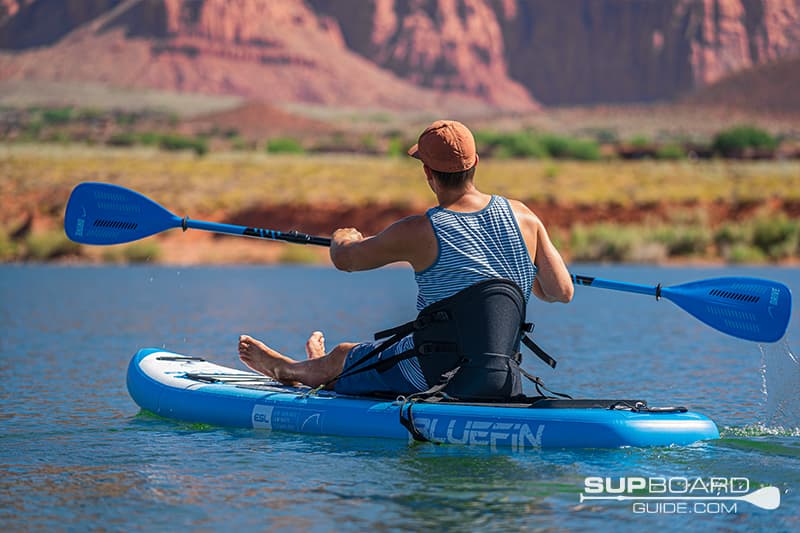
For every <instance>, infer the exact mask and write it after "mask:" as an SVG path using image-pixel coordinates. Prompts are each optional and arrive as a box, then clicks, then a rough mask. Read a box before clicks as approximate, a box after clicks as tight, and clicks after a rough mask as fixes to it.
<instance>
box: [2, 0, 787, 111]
mask: <svg viewBox="0 0 800 533" xmlns="http://www.w3.org/2000/svg"><path fill="white" fill-rule="evenodd" d="M0 50H2V52H0V79H4V80H48V81H92V82H102V83H109V84H114V85H119V86H127V87H151V88H158V89H168V90H178V91H188V92H202V93H210V94H236V95H242V96H246V97H251V98H256V99H266V100H271V101H276V102H309V103H320V104H331V105H350V106H354V107H365V106H366V107H370V106H376V107H393V108H415V107H416V108H425V109H439V108H442V107H449V108H458V109H462V108H463V106H469V105H476V104H478V103H480V104H483V105H485V104H489V105H492V106H496V107H500V108H508V109H522V110H530V109H535V108H536V107H537V105H538V104H537V102H543V103H545V104H548V105H565V104H596V103H605V102H642V101H652V100H665V99H673V98H675V97H676V96H678V95H681V94H683V93H686V92H689V91H691V90H693V89H696V88H698V87H701V86H704V85H707V84H710V83H713V82H716V81H718V80H720V79H722V78H724V77H726V76H728V75H731V74H734V73H737V72H740V71H743V70H746V69H749V68H751V67H754V66H757V65H763V64H766V63H770V62H773V61H775V60H778V59H782V58H787V57H791V56H793V55H797V54H800V0H657V1H656V0H559V1H557V2H556V1H552V0H305V1H304V0H0Z"/></svg>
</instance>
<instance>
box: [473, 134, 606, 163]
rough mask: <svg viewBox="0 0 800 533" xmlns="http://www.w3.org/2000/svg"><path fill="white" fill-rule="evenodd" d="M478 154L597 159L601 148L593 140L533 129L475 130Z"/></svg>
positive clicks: (503, 156)
mask: <svg viewBox="0 0 800 533" xmlns="http://www.w3.org/2000/svg"><path fill="white" fill-rule="evenodd" d="M475 142H476V144H477V145H478V153H485V154H487V155H488V156H491V157H497V158H500V159H508V158H529V157H530V158H537V159H542V158H546V157H552V158H554V159H575V160H578V161H596V160H598V159H600V147H599V145H598V144H597V142H596V141H594V140H587V139H576V138H572V137H566V136H561V135H553V134H540V133H537V132H535V131H532V130H525V131H517V132H502V133H501V132H491V131H477V132H475Z"/></svg>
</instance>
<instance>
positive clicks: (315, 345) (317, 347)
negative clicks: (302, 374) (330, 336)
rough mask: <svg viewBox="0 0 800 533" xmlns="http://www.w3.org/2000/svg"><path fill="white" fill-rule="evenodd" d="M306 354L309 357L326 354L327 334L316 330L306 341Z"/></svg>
mask: <svg viewBox="0 0 800 533" xmlns="http://www.w3.org/2000/svg"><path fill="white" fill-rule="evenodd" d="M306 355H307V356H308V358H309V359H317V358H319V357H324V356H325V336H324V335H323V334H322V332H321V331H315V332H314V333H312V334H311V336H310V337H309V338H308V340H307V341H306Z"/></svg>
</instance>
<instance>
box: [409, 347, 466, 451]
mask: <svg viewBox="0 0 800 533" xmlns="http://www.w3.org/2000/svg"><path fill="white" fill-rule="evenodd" d="M463 362H464V361H463V360H462V362H461V363H459V364H458V366H456V367H455V368H453V369H451V370H449V371H447V372H445V373H444V374H442V377H441V379H440V380H439V383H437V384H436V385H434V386H433V387H430V388H429V389H428V390H426V391H422V392H416V393H414V394H410V395H408V396H406V397H404V398H402V401H403V403H402V404H400V423H401V424H403V427H405V428H406V429H407V430H408V432H409V433H410V434H411V437H412V438H413V439H414V440H415V441H417V442H432V443H434V444H441V443H440V442H437V441H435V440H433V439H431V438H428V437H427V436H425V435H423V434H422V432H421V431H420V430H419V429H417V426H416V425H414V415H413V414H412V412H411V409H412V408H413V407H414V404H415V403H416V402H418V401H423V402H438V401H439V400H443V399H454V398H452V397H450V396H449V395H448V394H447V393H445V392H443V391H444V389H445V388H446V387H447V385H449V384H450V381H452V380H453V378H454V377H455V376H456V374H458V371H459V370H461V365H462V364H463ZM455 399H457V398H455Z"/></svg>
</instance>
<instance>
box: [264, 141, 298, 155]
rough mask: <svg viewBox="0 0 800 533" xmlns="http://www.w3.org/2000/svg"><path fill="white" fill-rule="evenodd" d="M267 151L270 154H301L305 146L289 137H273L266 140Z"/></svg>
mask: <svg viewBox="0 0 800 533" xmlns="http://www.w3.org/2000/svg"><path fill="white" fill-rule="evenodd" d="M267 152H269V153H271V154H302V153H305V148H303V145H302V144H300V142H299V141H298V140H296V139H292V138H291V137H275V138H273V139H270V140H269V141H267Z"/></svg>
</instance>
